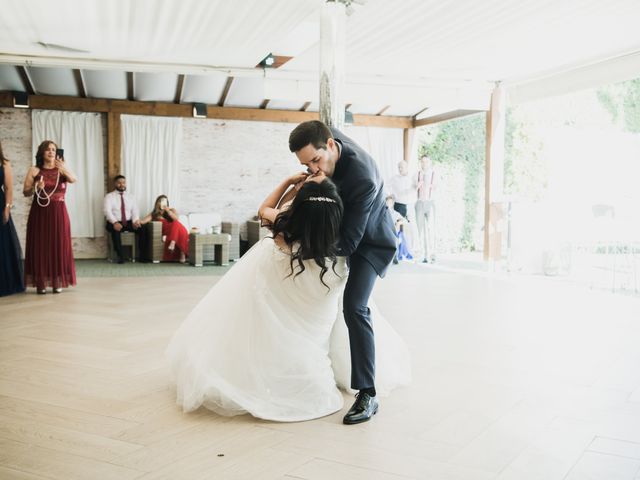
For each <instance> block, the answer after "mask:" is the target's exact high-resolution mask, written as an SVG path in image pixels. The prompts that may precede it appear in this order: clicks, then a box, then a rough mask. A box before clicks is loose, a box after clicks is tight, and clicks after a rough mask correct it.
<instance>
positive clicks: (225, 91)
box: [218, 77, 234, 107]
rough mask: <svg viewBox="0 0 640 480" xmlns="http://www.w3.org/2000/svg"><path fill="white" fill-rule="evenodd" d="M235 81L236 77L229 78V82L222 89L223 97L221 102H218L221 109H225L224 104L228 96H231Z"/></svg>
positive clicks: (221, 96)
mask: <svg viewBox="0 0 640 480" xmlns="http://www.w3.org/2000/svg"><path fill="white" fill-rule="evenodd" d="M233 79H234V77H229V78H227V82H226V83H225V84H224V88H223V89H222V95H220V100H218V106H219V107H224V102H226V101H227V96H228V95H229V90H231V84H232V83H233Z"/></svg>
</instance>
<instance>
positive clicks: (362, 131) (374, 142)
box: [344, 126, 404, 186]
mask: <svg viewBox="0 0 640 480" xmlns="http://www.w3.org/2000/svg"><path fill="white" fill-rule="evenodd" d="M344 133H345V134H346V135H347V136H348V137H351V138H352V139H353V140H354V141H355V142H356V143H357V144H358V145H360V146H361V147H362V148H364V149H365V150H366V151H367V152H368V153H369V155H371V156H372V157H373V159H374V160H375V161H376V163H377V165H378V170H379V171H380V175H382V179H383V180H384V183H385V186H387V185H389V179H390V178H391V177H393V176H394V175H395V174H396V173H398V162H400V161H401V160H402V159H403V157H404V143H403V142H404V137H403V131H402V129H401V128H381V127H354V126H348V127H345V129H344Z"/></svg>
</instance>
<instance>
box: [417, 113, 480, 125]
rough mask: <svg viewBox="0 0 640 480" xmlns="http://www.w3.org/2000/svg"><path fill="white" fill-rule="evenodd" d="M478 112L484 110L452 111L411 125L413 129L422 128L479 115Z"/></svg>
mask: <svg viewBox="0 0 640 480" xmlns="http://www.w3.org/2000/svg"><path fill="white" fill-rule="evenodd" d="M480 112H484V110H452V111H450V112H445V113H441V114H439V115H434V116H433V117H427V118H422V119H420V120H414V121H413V125H414V126H415V127H422V126H424V125H430V124H433V123H440V122H444V121H446V120H453V119H455V118H460V117H466V116H467V115H473V114H474V113H480Z"/></svg>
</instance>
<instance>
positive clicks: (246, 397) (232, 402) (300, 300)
mask: <svg viewBox="0 0 640 480" xmlns="http://www.w3.org/2000/svg"><path fill="white" fill-rule="evenodd" d="M289 260H290V256H289V255H288V254H286V253H284V252H282V251H280V249H279V248H278V247H277V246H276V245H275V244H274V242H273V240H271V239H269V238H266V239H264V240H262V241H261V242H259V243H257V244H256V245H255V246H254V247H253V248H252V249H251V250H249V251H248V252H247V253H246V254H245V255H244V256H243V257H242V258H241V259H240V261H239V262H238V263H237V264H236V265H235V266H234V267H233V268H232V269H231V270H230V271H229V272H227V274H226V275H225V276H224V277H223V278H222V279H221V280H220V281H219V282H218V283H217V284H216V285H214V286H213V287H212V289H211V290H210V291H209V292H208V293H207V294H206V295H205V297H204V298H203V299H202V300H201V301H200V303H199V304H198V305H197V306H196V307H195V309H194V310H193V311H192V312H191V313H190V314H189V316H188V317H187V318H186V320H185V321H184V322H183V324H182V325H181V326H180V328H179V329H178V330H177V332H176V334H175V335H174V337H173V339H172V340H171V342H170V344H169V346H168V348H167V355H168V358H169V361H170V362H171V365H172V367H173V372H174V374H175V378H176V388H177V401H178V404H179V405H181V406H182V408H183V409H184V410H185V411H191V410H195V409H197V408H198V407H200V406H205V407H206V408H208V409H210V410H213V411H215V412H217V413H219V414H221V415H238V414H243V413H247V412H248V413H250V414H251V415H253V416H255V417H258V418H263V419H268V420H275V421H285V422H289V421H301V420H309V419H312V418H318V417H322V416H325V415H329V414H331V413H334V412H336V411H339V410H340V409H341V408H342V406H343V396H342V393H341V392H340V391H339V390H338V386H342V387H345V388H346V386H348V385H349V383H350V376H351V375H350V369H351V367H350V356H349V342H348V333H347V329H346V326H345V325H344V320H343V319H342V315H341V312H340V307H339V304H340V299H341V297H342V293H343V288H344V283H345V280H346V275H347V270H346V267H345V262H344V259H341V261H340V262H339V264H338V265H337V266H336V271H337V274H335V273H333V271H332V270H329V272H327V273H326V274H325V276H324V281H325V283H327V284H328V286H329V289H327V288H326V287H324V286H323V285H322V283H320V280H319V268H318V267H317V265H316V264H315V263H314V262H309V261H305V267H306V269H305V271H304V272H303V273H302V274H300V275H298V276H290V275H289V274H290V272H291V268H290V261H289ZM336 319H338V321H336ZM374 321H375V322H376V323H375V328H376V333H378V332H380V335H378V337H380V338H379V339H377V340H376V342H377V343H376V345H377V348H379V349H380V350H378V351H377V352H378V353H377V356H378V358H379V359H380V361H382V365H384V364H386V363H387V362H388V363H389V368H386V367H384V366H382V365H381V366H382V368H381V370H380V367H379V371H380V372H381V373H382V377H378V380H377V382H376V385H377V388H378V389H379V390H381V391H388V390H390V389H391V388H393V387H395V386H398V385H401V384H406V383H408V382H409V381H410V366H409V356H408V353H407V350H406V347H405V345H404V343H403V342H402V340H401V339H400V337H398V335H397V334H396V333H395V331H393V329H392V328H391V327H390V326H388V324H387V327H388V328H386V327H384V326H382V327H381V328H379V327H380V325H383V324H386V322H384V319H382V317H381V316H378V315H377V312H376V318H375V320H374ZM378 337H376V338H378Z"/></svg>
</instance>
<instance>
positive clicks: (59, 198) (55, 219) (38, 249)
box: [24, 168, 76, 290]
mask: <svg viewBox="0 0 640 480" xmlns="http://www.w3.org/2000/svg"><path fill="white" fill-rule="evenodd" d="M40 176H42V177H43V178H44V184H45V187H44V190H45V192H46V194H47V195H49V194H51V197H50V201H49V204H48V205H46V206H40V205H39V204H38V201H37V199H36V198H35V197H34V199H33V203H32V204H31V210H30V211H29V219H28V220H27V246H26V251H25V258H24V276H25V285H26V286H33V287H37V288H38V289H40V290H42V289H44V288H45V287H48V286H50V287H52V288H66V287H68V286H69V285H75V284H76V267H75V263H74V261H73V246H72V242H71V223H70V222H69V214H68V213H67V207H66V205H65V201H64V197H65V194H66V192H67V182H66V178H65V177H64V175H60V179H59V181H58V182H57V187H56V181H57V178H58V169H57V168H41V169H40V173H38V175H37V176H36V180H38V179H39V177H40ZM52 192H53V193H52ZM40 203H42V204H46V199H42V200H40Z"/></svg>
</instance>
